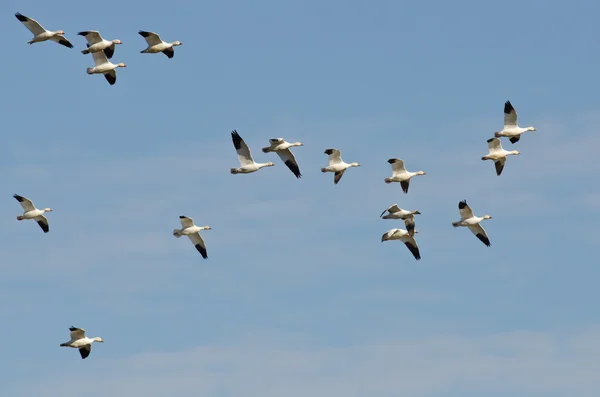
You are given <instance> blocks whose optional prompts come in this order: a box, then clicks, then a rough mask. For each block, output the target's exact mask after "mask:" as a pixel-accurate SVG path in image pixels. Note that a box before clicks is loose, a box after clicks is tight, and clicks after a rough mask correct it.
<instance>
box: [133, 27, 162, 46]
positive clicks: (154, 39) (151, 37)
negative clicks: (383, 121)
mask: <svg viewBox="0 0 600 397" xmlns="http://www.w3.org/2000/svg"><path fill="white" fill-rule="evenodd" d="M138 33H139V35H140V36H142V37H143V38H144V39H145V40H146V43H148V45H149V46H150V47H152V46H155V45H157V44H160V43H162V39H161V38H160V36H159V35H157V34H156V33H154V32H146V31H144V30H140V31H139V32H138Z"/></svg>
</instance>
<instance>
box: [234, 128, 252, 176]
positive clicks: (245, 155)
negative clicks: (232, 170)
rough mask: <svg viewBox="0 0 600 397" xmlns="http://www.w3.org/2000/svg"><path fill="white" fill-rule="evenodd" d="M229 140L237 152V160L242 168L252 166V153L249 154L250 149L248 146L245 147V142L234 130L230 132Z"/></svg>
mask: <svg viewBox="0 0 600 397" xmlns="http://www.w3.org/2000/svg"><path fill="white" fill-rule="evenodd" d="M231 140H232V141H233V146H234V147H235V150H236V151H237V154H238V158H239V160H240V164H241V165H242V167H243V166H245V165H250V164H253V163H254V160H253V159H252V153H251V152H250V148H249V147H248V145H246V142H244V140H243V139H242V137H241V136H240V134H238V132H237V131H236V130H233V131H231Z"/></svg>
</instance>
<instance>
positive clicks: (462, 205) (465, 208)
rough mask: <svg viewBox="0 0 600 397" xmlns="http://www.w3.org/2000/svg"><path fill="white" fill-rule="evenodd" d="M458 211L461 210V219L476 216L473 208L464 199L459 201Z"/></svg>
mask: <svg viewBox="0 0 600 397" xmlns="http://www.w3.org/2000/svg"><path fill="white" fill-rule="evenodd" d="M458 212H460V219H462V220H464V219H469V218H472V217H473V216H475V215H473V210H472V209H471V207H469V205H468V204H467V200H463V201H461V202H459V203H458Z"/></svg>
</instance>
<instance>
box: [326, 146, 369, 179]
mask: <svg viewBox="0 0 600 397" xmlns="http://www.w3.org/2000/svg"><path fill="white" fill-rule="evenodd" d="M324 153H325V154H326V155H327V156H328V160H329V165H328V166H327V167H323V168H321V172H323V173H325V172H333V173H334V176H333V183H334V184H335V185H337V184H338V182H339V181H340V179H342V176H344V172H346V170H347V169H348V168H350V167H360V164H358V163H346V162H344V160H342V152H341V151H339V150H338V149H326V150H325V152H324Z"/></svg>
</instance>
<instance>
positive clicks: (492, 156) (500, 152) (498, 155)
mask: <svg viewBox="0 0 600 397" xmlns="http://www.w3.org/2000/svg"><path fill="white" fill-rule="evenodd" d="M487 143H488V149H489V153H488V154H486V155H485V156H483V157H482V158H481V159H482V160H494V165H495V166H496V175H498V176H500V174H502V170H503V169H504V164H506V156H510V155H511V154H521V152H519V151H518V150H504V148H503V147H502V142H500V138H490V139H488V140H487Z"/></svg>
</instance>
